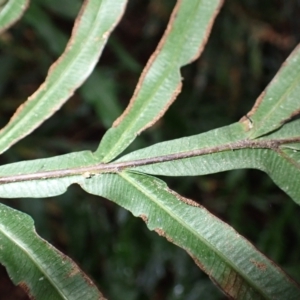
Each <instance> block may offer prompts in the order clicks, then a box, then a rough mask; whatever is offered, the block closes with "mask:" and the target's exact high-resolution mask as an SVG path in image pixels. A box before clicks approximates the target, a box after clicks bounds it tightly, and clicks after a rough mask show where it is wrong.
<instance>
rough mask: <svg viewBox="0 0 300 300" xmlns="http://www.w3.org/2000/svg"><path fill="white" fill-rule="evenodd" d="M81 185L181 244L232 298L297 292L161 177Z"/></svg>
mask: <svg viewBox="0 0 300 300" xmlns="http://www.w3.org/2000/svg"><path fill="white" fill-rule="evenodd" d="M82 187H83V188H84V189H85V190H86V191H87V192H89V193H92V194H95V195H100V196H103V197H106V198H108V199H111V200H112V201H115V202H116V203H117V204H119V205H121V206H123V207H125V208H126V209H128V210H130V211H131V212H132V213H133V215H135V216H138V217H141V218H142V219H143V220H144V221H145V222H146V223H147V226H148V227H149V229H150V230H155V231H156V232H157V233H158V234H159V235H162V236H164V237H166V238H167V239H168V240H169V241H171V242H172V243H175V244H176V245H178V246H180V247H182V248H183V249H185V250H186V251H187V252H188V253H189V254H190V255H191V257H192V258H193V259H194V260H195V262H196V263H197V264H198V266H199V267H200V268H201V269H202V270H203V271H205V272H206V273H207V274H208V275H209V276H210V277H211V279H212V280H213V281H214V282H216V283H217V285H218V286H219V287H221V289H222V290H223V291H224V292H225V293H226V294H227V295H229V296H230V297H232V298H234V299H243V300H244V299H298V298H299V297H300V289H299V287H298V286H297V285H296V284H295V283H294V282H293V281H292V280H290V279H289V278H288V277H287V276H286V275H285V274H284V272H282V271H281V270H280V269H279V268H278V267H277V266H275V265H274V264H273V263H272V262H271V261H269V260H268V259H267V258H266V257H265V256H263V255H262V254H261V253H260V252H259V251H257V250H256V249H255V248H254V247H253V246H252V245H251V244H250V243H249V242H248V241H246V240H245V239H244V238H243V237H241V236H240V235H239V234H238V233H237V232H236V231H234V230H233V229H232V228H231V227H230V226H228V225H227V224H225V223H224V222H222V221H221V220H219V219H218V218H216V217H214V216H213V215H212V214H210V213H209V212H208V211H207V210H206V209H204V208H203V207H201V206H199V205H197V204H196V203H195V202H193V201H191V200H189V199H186V198H183V197H181V196H179V195H178V194H176V193H174V192H173V191H171V190H169V189H168V187H167V186H166V184H165V183H164V182H162V181H161V180H158V179H156V178H153V177H150V176H147V175H143V174H135V173H131V172H122V173H121V174H120V175H117V174H104V175H98V176H95V177H92V178H91V179H89V180H87V181H85V183H84V184H83V186H82ZM112 187H113V188H112Z"/></svg>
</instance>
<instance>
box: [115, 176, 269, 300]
mask: <svg viewBox="0 0 300 300" xmlns="http://www.w3.org/2000/svg"><path fill="white" fill-rule="evenodd" d="M119 175H120V176H122V177H123V178H124V179H125V180H127V181H128V182H129V183H130V184H132V185H133V186H134V187H135V188H136V189H138V190H139V191H140V192H142V193H143V194H144V195H145V196H146V197H147V198H149V199H150V200H151V201H153V202H154V203H155V204H156V205H157V206H158V207H160V208H161V209H162V210H163V211H165V212H166V213H167V214H168V215H170V216H171V218H172V219H174V220H175V221H177V223H178V224H179V225H180V226H181V227H182V228H186V230H187V231H189V232H191V233H192V234H193V235H194V236H195V238H196V240H197V239H199V240H201V241H202V243H203V244H205V245H206V246H207V247H208V248H209V249H212V250H213V251H214V253H216V255H217V256H218V257H219V259H220V260H222V261H224V262H225V263H226V264H227V266H229V268H231V269H233V270H234V271H235V272H236V273H237V274H240V276H242V277H243V278H244V282H245V283H247V284H248V285H249V286H250V287H255V290H256V291H258V292H259V293H260V295H263V296H264V297H265V298H266V299H267V298H268V295H267V294H265V293H264V290H262V289H261V288H260V287H259V286H258V285H257V284H256V283H255V282H253V281H251V280H250V278H249V277H247V275H246V273H244V272H242V271H240V270H239V269H238V268H237V267H236V266H235V265H233V264H232V262H231V261H230V260H229V259H227V258H226V256H224V255H223V254H222V252H220V251H219V250H218V249H217V248H216V247H215V246H214V245H213V244H211V242H209V241H208V240H207V239H206V238H204V237H202V236H201V234H200V233H198V232H197V231H196V230H195V229H194V228H193V227H191V226H189V224H188V223H186V222H184V220H182V219H181V218H179V217H178V215H177V214H174V213H173V211H172V210H171V209H169V208H168V207H166V206H163V205H161V203H160V202H159V201H156V197H154V196H153V197H152V194H151V193H150V194H149V191H148V190H147V189H145V188H143V187H142V186H140V185H139V184H138V183H136V181H133V180H131V177H128V176H126V172H122V173H120V174H119ZM147 192H148V193H147ZM150 192H151V191H150ZM178 201H180V200H179V199H178ZM148 215H149V213H148ZM162 229H163V228H162ZM171 238H172V236H171ZM194 254H196V253H194ZM248 278H249V279H248Z"/></svg>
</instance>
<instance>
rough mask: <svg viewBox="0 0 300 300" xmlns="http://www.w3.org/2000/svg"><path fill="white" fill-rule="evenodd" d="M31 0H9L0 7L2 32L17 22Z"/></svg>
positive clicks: (0, 29) (0, 30) (0, 31)
mask: <svg viewBox="0 0 300 300" xmlns="http://www.w3.org/2000/svg"><path fill="white" fill-rule="evenodd" d="M28 4H29V0H9V1H8V2H7V3H6V4H5V5H4V6H3V7H2V8H1V7H0V33H2V32H3V31H5V30H6V29H7V28H8V27H10V26H11V25H13V24H14V23H15V22H17V21H18V20H19V19H20V18H21V16H22V15H23V13H24V11H25V10H26V8H27V7H28Z"/></svg>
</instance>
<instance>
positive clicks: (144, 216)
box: [140, 214, 148, 223]
mask: <svg viewBox="0 0 300 300" xmlns="http://www.w3.org/2000/svg"><path fill="white" fill-rule="evenodd" d="M140 218H142V220H143V221H144V222H145V223H148V217H147V216H146V215H145V214H141V215H140Z"/></svg>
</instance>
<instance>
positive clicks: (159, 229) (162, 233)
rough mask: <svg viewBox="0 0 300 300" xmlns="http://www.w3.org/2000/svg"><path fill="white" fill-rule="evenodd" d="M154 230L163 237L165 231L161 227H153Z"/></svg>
mask: <svg viewBox="0 0 300 300" xmlns="http://www.w3.org/2000/svg"><path fill="white" fill-rule="evenodd" d="M154 231H155V232H156V233H157V234H158V235H160V236H163V237H165V232H164V231H163V230H162V229H161V228H155V229H154Z"/></svg>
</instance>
